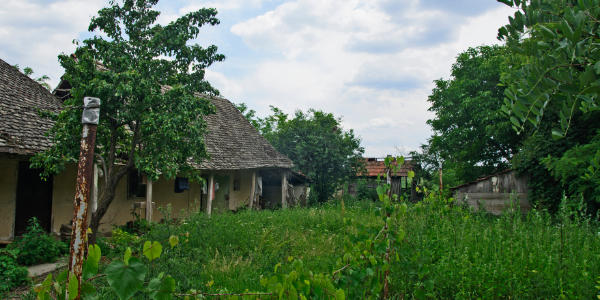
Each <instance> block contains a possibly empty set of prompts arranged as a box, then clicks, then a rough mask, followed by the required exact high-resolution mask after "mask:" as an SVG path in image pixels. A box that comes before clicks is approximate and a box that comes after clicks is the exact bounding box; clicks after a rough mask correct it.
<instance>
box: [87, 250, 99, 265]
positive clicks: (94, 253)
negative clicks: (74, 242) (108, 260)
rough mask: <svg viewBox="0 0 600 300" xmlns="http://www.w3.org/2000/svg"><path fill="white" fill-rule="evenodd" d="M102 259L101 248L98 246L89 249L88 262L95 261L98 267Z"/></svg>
mask: <svg viewBox="0 0 600 300" xmlns="http://www.w3.org/2000/svg"><path fill="white" fill-rule="evenodd" d="M101 257H102V251H101V250H100V246H98V245H90V246H89V247H88V257H87V260H88V261H93V262H94V263H95V264H96V265H98V262H100V258H101Z"/></svg>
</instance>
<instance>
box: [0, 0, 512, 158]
mask: <svg viewBox="0 0 600 300" xmlns="http://www.w3.org/2000/svg"><path fill="white" fill-rule="evenodd" d="M1 2H2V4H1V5H0V59H3V60H4V61H6V62H8V63H10V64H12V65H14V64H18V65H19V66H20V67H21V68H23V67H31V68H32V69H33V70H34V71H35V75H34V76H41V75H48V76H49V77H50V78H51V80H50V82H49V83H50V84H51V86H52V87H55V86H56V85H57V84H58V81H59V79H60V76H61V75H62V72H63V69H62V68H61V67H60V65H59V63H58V59H57V56H58V55H59V54H60V53H63V52H64V53H72V52H74V50H75V45H74V44H73V40H74V39H79V40H84V39H86V38H89V37H91V36H93V35H94V34H98V32H94V33H90V32H88V31H87V28H88V26H89V22H90V19H91V17H92V16H95V15H97V12H98V10H100V9H101V8H102V7H105V6H108V5H109V3H108V2H109V1H108V0H85V1H80V0H66V1H61V0H2V1H1ZM203 7H213V8H216V9H217V10H218V12H219V14H218V15H217V17H218V18H219V19H220V20H221V23H220V24H219V25H217V26H214V27H212V26H208V27H203V28H202V29H201V30H200V35H199V36H198V38H197V39H195V40H194V41H192V42H194V43H197V44H199V45H200V46H203V47H206V46H209V45H216V46H217V47H219V53H221V54H224V55H225V56H226V60H225V61H224V62H219V63H216V64H214V65H212V66H211V67H209V68H208V69H207V72H206V79H207V80H208V81H209V82H210V83H211V84H212V85H213V86H214V87H216V88H217V89H219V91H220V92H221V94H222V96H224V97H225V98H227V99H229V100H230V101H231V102H234V103H246V105H247V106H248V107H249V108H250V109H254V110H255V111H256V112H257V116H258V117H265V116H267V115H269V114H270V112H271V111H270V108H269V106H271V105H272V106H275V107H278V108H280V109H282V110H283V111H284V112H285V113H287V114H289V115H293V114H294V111H295V110H298V109H299V110H302V111H306V110H308V109H310V108H313V109H315V110H322V111H325V112H330V113H333V114H334V115H335V116H336V117H342V120H343V121H342V126H343V128H344V129H345V130H350V129H352V130H354V133H355V135H356V136H359V137H360V138H361V139H362V142H361V145H362V146H363V147H364V148H365V155H364V156H365V157H383V156H385V155H388V154H392V155H397V154H398V152H397V148H399V147H404V148H403V149H404V150H407V151H409V150H416V149H418V148H419V146H420V145H421V144H423V143H426V141H427V139H428V138H429V137H430V136H431V134H432V132H431V129H430V127H429V126H428V125H427V123H426V122H427V120H428V119H431V118H433V117H434V115H433V114H432V113H431V112H429V111H428V109H429V107H430V105H429V102H428V101H427V97H428V95H430V94H431V90H432V89H433V87H434V84H433V81H434V80H436V79H440V78H443V79H449V77H450V68H451V66H452V64H453V63H454V62H455V59H456V56H457V55H458V54H459V53H461V52H463V51H465V50H467V49H468V48H469V47H477V46H481V45H491V44H499V43H500V42H499V41H498V40H497V39H496V36H497V30H498V28H499V27H501V26H503V25H505V24H507V23H508V16H509V15H512V14H513V13H514V11H513V9H511V8H509V7H508V6H506V5H504V4H502V3H499V2H497V1H496V0H295V1H286V0H281V1H277V0H245V1H243V0H222V1H201V0H169V1H167V0H163V1H160V2H159V3H158V5H157V6H156V9H157V10H159V11H161V16H160V17H159V19H158V22H159V23H160V24H163V25H164V24H168V23H169V22H171V21H173V20H176V19H177V18H178V17H180V16H183V15H185V14H187V13H189V12H193V11H196V10H198V9H200V8H203Z"/></svg>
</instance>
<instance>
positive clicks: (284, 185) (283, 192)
mask: <svg viewBox="0 0 600 300" xmlns="http://www.w3.org/2000/svg"><path fill="white" fill-rule="evenodd" d="M286 198H287V170H286V169H283V170H281V208H283V209H286V208H287V200H286Z"/></svg>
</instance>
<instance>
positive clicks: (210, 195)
mask: <svg viewBox="0 0 600 300" xmlns="http://www.w3.org/2000/svg"><path fill="white" fill-rule="evenodd" d="M214 184H215V175H214V174H213V172H210V176H209V177H208V186H207V188H208V202H207V204H206V212H207V214H208V215H209V216H210V214H211V213H212V201H213V186H214Z"/></svg>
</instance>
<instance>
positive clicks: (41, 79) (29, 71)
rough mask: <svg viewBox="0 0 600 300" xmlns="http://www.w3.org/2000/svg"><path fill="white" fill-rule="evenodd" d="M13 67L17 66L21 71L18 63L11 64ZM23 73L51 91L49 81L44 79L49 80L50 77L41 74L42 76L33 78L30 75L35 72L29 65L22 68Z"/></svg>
mask: <svg viewBox="0 0 600 300" xmlns="http://www.w3.org/2000/svg"><path fill="white" fill-rule="evenodd" d="M13 67H15V68H17V70H19V71H21V68H20V67H19V65H13ZM23 74H25V75H27V76H28V77H29V78H31V79H33V80H35V81H36V82H37V83H39V84H40V85H41V86H43V87H44V88H45V89H47V90H49V91H52V87H51V86H50V84H49V83H47V82H46V81H48V80H50V77H48V75H42V77H38V78H34V77H33V76H32V75H33V74H35V72H33V69H32V68H30V67H25V68H24V69H23Z"/></svg>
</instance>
